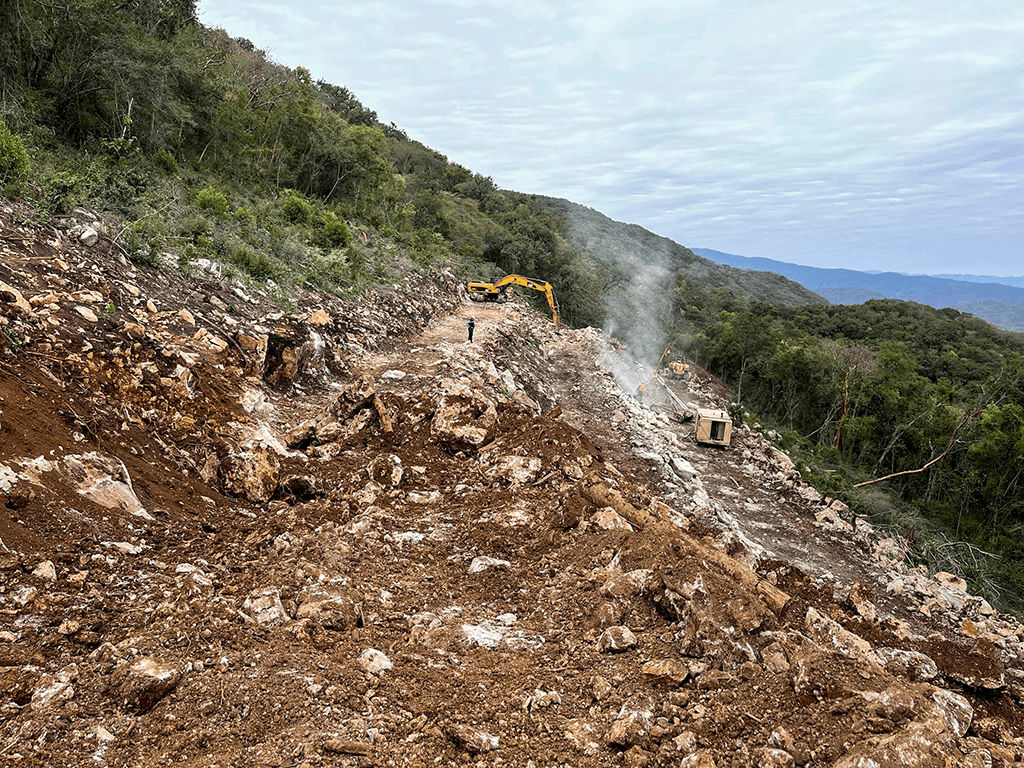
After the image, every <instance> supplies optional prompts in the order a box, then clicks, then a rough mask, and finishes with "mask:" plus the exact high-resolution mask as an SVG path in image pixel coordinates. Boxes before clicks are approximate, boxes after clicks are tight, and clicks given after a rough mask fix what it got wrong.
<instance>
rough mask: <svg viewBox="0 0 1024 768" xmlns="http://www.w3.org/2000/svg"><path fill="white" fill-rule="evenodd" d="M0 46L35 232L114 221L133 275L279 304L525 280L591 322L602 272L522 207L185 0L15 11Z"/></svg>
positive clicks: (10, 162) (525, 200)
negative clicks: (188, 281) (52, 224)
mask: <svg viewBox="0 0 1024 768" xmlns="http://www.w3.org/2000/svg"><path fill="white" fill-rule="evenodd" d="M0 29H3V30H4V34H3V35H2V36H0V183H2V184H3V189H4V192H5V194H7V195H8V196H10V197H13V198H21V199H30V200H32V201H33V203H34V205H35V209H36V210H37V211H38V213H39V216H40V217H46V216H50V215H54V216H58V217H60V216H67V215H69V214H71V213H72V212H73V211H75V209H80V210H79V214H78V215H79V217H91V218H97V219H99V218H101V217H103V216H106V217H116V218H117V219H119V220H121V221H123V224H119V225H117V228H116V229H114V230H113V231H111V232H110V234H111V235H112V236H113V237H114V238H115V240H116V241H117V243H118V245H119V246H120V247H121V248H122V250H123V252H124V254H125V255H126V256H127V257H128V258H130V259H132V260H133V261H135V262H137V263H140V264H144V265H149V266H152V267H154V268H164V267H167V266H176V267H177V268H179V269H182V270H192V269H196V268H198V267H203V268H209V265H211V264H215V265H217V266H216V267H215V268H216V270H218V271H220V272H223V273H224V274H225V275H226V276H228V277H231V278H237V279H241V280H243V281H247V282H249V283H252V284H254V285H256V286H258V287H260V288H262V289H267V290H269V291H270V292H271V293H272V294H273V295H274V296H275V297H276V298H277V299H278V300H279V301H281V302H283V303H286V304H287V303H289V302H295V301H300V300H301V294H302V291H304V290H310V289H318V290H326V291H331V292H339V293H342V294H344V293H345V292H351V291H353V290H359V289H362V288H364V287H366V286H368V285H374V284H389V283H394V282H402V281H403V279H404V278H403V276H404V275H406V274H407V273H408V271H409V270H418V271H427V270H430V269H435V268H441V267H448V268H452V269H454V270H455V271H456V272H457V273H459V274H460V275H462V276H465V277H473V278H475V279H481V278H489V277H492V276H494V275H497V274H500V273H501V272H504V271H522V272H524V273H527V274H530V275H536V276H540V277H543V278H544V279H546V280H548V281H550V282H552V283H553V284H554V285H555V287H556V290H557V291H558V293H559V295H560V297H561V298H562V313H563V317H564V318H565V320H566V321H567V322H569V323H572V324H575V325H587V324H594V325H599V324H600V323H601V320H602V315H601V308H600V302H599V300H598V293H599V290H600V272H599V270H596V269H595V267H594V265H593V264H592V263H591V262H590V261H589V260H587V259H585V258H584V257H583V255H582V254H580V253H578V252H576V251H573V250H572V249H570V248H569V247H568V246H567V245H566V244H565V241H564V239H563V227H562V224H561V223H560V222H558V221H557V220H556V219H555V217H553V216H552V215H551V214H549V213H547V212H545V211H544V210H542V209H541V208H540V207H539V206H538V205H537V204H536V202H535V201H533V200H532V199H531V198H530V197H529V196H527V195H518V194H514V193H508V192H502V191H499V190H498V189H497V187H496V186H495V184H494V182H493V181H492V180H491V179H490V178H486V177H482V176H480V175H478V174H474V173H473V172H471V171H470V170H468V169H466V168H464V167H462V166H460V165H458V164H457V163H453V162H449V160H448V159H447V158H446V157H444V156H443V155H441V154H439V153H437V152H435V151H433V150H431V149H429V148H428V147H426V146H424V145H423V144H421V143H419V142H417V141H415V140H412V139H410V138H409V137H408V136H407V135H406V134H405V133H404V132H403V131H402V130H401V129H399V128H398V127H396V126H394V125H383V124H381V123H380V121H379V120H378V119H377V116H376V114H375V113H374V112H373V110H371V109H369V108H367V107H365V106H364V105H363V104H362V103H360V101H359V100H358V99H357V98H356V96H355V95H354V94H353V93H352V92H351V91H349V90H348V89H347V88H345V87H344V86H340V85H335V84H332V83H328V82H325V81H323V80H318V81H314V80H313V79H312V77H311V75H310V73H309V72H308V71H307V70H305V69H303V68H302V67H298V68H296V69H290V68H287V67H283V66H280V65H278V64H276V63H275V62H273V61H272V60H270V59H269V58H268V56H267V54H266V53H265V52H264V51H261V50H260V49H258V48H257V47H256V46H255V45H254V44H253V43H252V42H250V41H248V40H245V39H242V38H232V37H231V36H230V35H229V34H228V33H227V32H225V31H224V30H220V29H209V28H206V27H204V26H202V25H201V24H199V23H198V22H197V20H196V7H195V3H194V2H193V0H181V2H155V3H138V4H129V5H125V4H123V3H115V2H112V1H111V0H75V1H74V2H70V3H67V4H64V5H53V4H45V3H40V2H37V1H36V0H13V1H12V2H9V3H5V4H3V5H2V7H0ZM87 215H89V216H87ZM268 279H269V280H271V281H272V283H271V285H270V287H269V288H267V280H268ZM569 284H571V285H573V290H572V291H568V290H563V288H564V287H565V286H568V285H569Z"/></svg>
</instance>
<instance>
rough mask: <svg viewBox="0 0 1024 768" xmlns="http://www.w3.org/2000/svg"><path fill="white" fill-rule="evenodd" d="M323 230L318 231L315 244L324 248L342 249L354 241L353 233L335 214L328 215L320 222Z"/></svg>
mask: <svg viewBox="0 0 1024 768" xmlns="http://www.w3.org/2000/svg"><path fill="white" fill-rule="evenodd" d="M320 221H321V224H323V228H321V229H319V230H317V233H316V235H315V236H314V238H313V240H314V242H315V243H316V244H317V245H319V246H322V247H324V248H341V247H342V246H345V245H348V244H349V242H351V240H352V232H351V231H350V230H349V228H348V224H346V223H345V222H344V221H343V220H342V219H339V218H338V217H337V216H335V215H334V214H333V213H327V214H325V215H324V217H323V218H322V219H321V220H320Z"/></svg>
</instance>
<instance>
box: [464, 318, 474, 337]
mask: <svg viewBox="0 0 1024 768" xmlns="http://www.w3.org/2000/svg"><path fill="white" fill-rule="evenodd" d="M475 327H476V318H475V317H473V316H472V315H470V316H469V320H467V321H466V332H467V333H468V334H469V340H470V341H473V329H474V328H475Z"/></svg>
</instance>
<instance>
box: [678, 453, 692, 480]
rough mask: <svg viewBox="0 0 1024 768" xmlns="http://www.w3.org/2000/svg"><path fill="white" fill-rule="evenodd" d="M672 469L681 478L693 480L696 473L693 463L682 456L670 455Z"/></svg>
mask: <svg viewBox="0 0 1024 768" xmlns="http://www.w3.org/2000/svg"><path fill="white" fill-rule="evenodd" d="M672 471H673V472H675V473H676V474H677V475H679V477H681V478H682V479H683V480H693V478H694V476H695V475H696V474H697V470H696V469H694V468H693V465H692V464H691V463H690V462H688V461H687V460H686V459H684V458H683V457H682V456H673V457H672Z"/></svg>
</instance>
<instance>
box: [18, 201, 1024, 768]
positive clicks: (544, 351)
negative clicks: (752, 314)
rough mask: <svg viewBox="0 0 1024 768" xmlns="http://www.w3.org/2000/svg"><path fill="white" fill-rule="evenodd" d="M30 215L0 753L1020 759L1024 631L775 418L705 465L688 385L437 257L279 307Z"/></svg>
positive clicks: (356, 760) (79, 758)
mask: <svg viewBox="0 0 1024 768" xmlns="http://www.w3.org/2000/svg"><path fill="white" fill-rule="evenodd" d="M24 218H25V217H21V219H19V220H24ZM92 218H93V217H92V216H89V217H88V221H89V223H90V224H91V221H92ZM14 222H15V216H14V211H13V208H12V206H11V205H10V204H8V203H6V202H3V201H2V200H0V225H2V227H3V230H2V235H3V237H2V239H0V250H2V253H0V256H2V258H0V323H2V329H3V330H4V338H7V339H15V338H17V339H18V340H19V343H20V344H21V346H18V345H14V344H13V342H12V344H0V434H2V435H3V440H0V503H2V505H3V512H2V513H0V754H2V755H3V758H4V762H5V764H6V763H7V762H9V763H10V764H11V765H19V766H26V767H31V768H41V766H63V765H85V764H90V765H91V764H106V765H158V764H163V763H168V764H169V763H171V762H174V763H180V764H196V765H211V766H212V765H214V764H217V765H220V764H229V763H230V764H237V765H266V766H282V765H308V766H316V765H357V764H358V765H409V766H428V765H479V764H486V765H509V766H513V765H515V766H528V765H530V764H531V763H532V764H533V765H534V766H537V767H538V768H540V766H549V765H550V766H553V765H572V766H574V768H581V767H583V766H588V767H589V766H592V767H595V768H596V767H597V766H608V765H619V764H621V765H625V766H636V767H637V768H640V767H651V768H653V767H654V766H702V767H705V768H707V767H718V768H722V767H723V766H730V767H732V766H736V767H737V768H747V767H748V766H749V767H753V766H801V767H804V766H810V767H811V768H836V767H837V766H840V767H841V768H853V767H854V766H856V767H857V768H866V767H867V766H947V765H950V766H952V765H957V766H961V765H962V766H1000V767H1001V766H1013V765H1017V764H1020V763H1021V761H1022V759H1024V742H1022V740H1021V739H1022V735H1024V716H1022V713H1021V706H1022V704H1021V701H1022V699H1024V662H1022V654H1024V648H1022V645H1021V639H1022V637H1024V630H1022V629H1021V627H1020V626H1019V625H1018V624H1017V623H1016V622H1015V621H1014V620H1012V619H1011V618H1009V617H1006V616H1001V615H999V614H998V613H996V612H995V611H994V610H993V609H992V607H991V606H989V605H988V604H987V603H986V602H985V601H983V600H981V599H980V598H977V597H975V596H972V595H971V594H970V591H969V590H968V589H967V586H966V584H964V583H963V582H962V580H960V579H958V578H957V577H956V576H954V575H952V574H943V573H939V574H929V573H928V572H927V571H925V570H921V569H920V568H911V567H908V566H906V565H904V564H903V556H904V551H905V550H904V545H903V543H902V542H900V541H898V540H896V539H892V538H889V537H886V536H883V535H881V534H880V533H879V532H876V531H874V530H873V529H872V528H871V527H870V526H869V525H867V524H866V523H865V522H864V521H863V520H858V519H855V518H854V517H853V516H852V515H851V513H850V510H849V509H847V508H845V506H844V505H842V504H841V502H838V501H837V500H834V499H827V498H823V497H822V496H821V495H820V494H819V493H818V492H817V491H815V490H814V489H813V488H810V487H809V486H807V485H806V484H805V483H804V482H803V481H802V479H801V478H800V476H799V474H798V473H797V472H796V470H795V468H794V466H793V464H792V462H790V461H789V460H788V458H786V457H785V456H784V455H783V454H781V453H780V452H779V451H778V450H777V449H776V448H774V447H773V446H772V445H771V444H770V442H769V440H768V439H767V438H766V437H765V436H763V435H761V434H759V433H757V432H754V431H752V430H750V429H749V428H747V427H743V426H741V427H738V428H737V429H736V430H735V432H734V435H733V442H732V446H731V447H730V449H729V450H728V451H720V450H717V449H716V450H714V451H711V450H705V449H700V448H696V447H695V446H694V445H693V443H692V442H691V441H690V440H689V433H688V432H687V429H688V427H687V426H686V425H684V424H682V423H680V422H679V421H678V420H676V416H678V415H679V410H678V409H679V408H682V409H683V410H685V409H686V408H691V407H695V406H696V405H702V406H703V405H708V406H712V407H716V408H721V407H722V406H724V405H725V403H724V402H723V401H722V400H721V399H719V398H720V397H721V388H720V385H718V384H716V383H715V382H714V381H713V380H712V379H711V378H710V377H708V376H707V375H706V374H705V373H704V372H702V371H700V370H699V369H696V367H695V368H694V375H693V377H692V378H691V380H690V382H689V384H688V385H681V384H679V385H674V386H677V389H676V390H675V391H674V393H673V394H674V397H676V398H677V399H678V400H679V402H680V403H681V404H682V405H681V406H679V405H675V404H673V405H671V407H670V406H669V405H665V406H662V407H661V408H660V409H659V408H658V407H657V401H656V400H655V399H654V398H653V397H652V398H651V399H650V400H648V399H647V398H645V404H646V405H640V404H638V403H637V402H636V401H635V400H634V399H633V398H631V397H630V396H629V395H627V394H625V393H624V392H623V391H622V389H621V388H619V387H618V386H617V385H616V383H615V380H614V378H613V377H612V375H611V374H610V373H609V372H608V371H607V370H605V369H604V368H603V367H602V366H601V365H600V364H599V363H598V362H597V361H598V360H601V359H605V360H607V359H608V357H607V356H608V355H614V354H615V352H616V351H615V349H614V345H612V346H609V345H608V343H607V342H606V341H605V340H604V339H603V338H602V336H601V334H600V333H599V332H597V331H595V330H592V329H583V330H570V329H563V330H562V331H560V332H556V331H555V329H554V328H553V327H552V326H551V323H550V321H549V320H547V319H545V318H542V317H538V316H536V315H534V314H533V313H531V312H530V311H529V310H528V309H526V308H525V307H524V306H523V305H521V304H519V303H517V302H510V303H509V304H505V305H494V306H487V305H474V306H473V307H472V308H471V310H470V308H469V307H466V308H465V309H462V305H461V304H460V297H459V294H458V291H457V281H456V280H455V279H454V277H452V276H450V275H446V274H443V273H442V274H439V275H436V276H434V280H422V281H420V282H417V283H415V285H414V286H413V290H412V292H411V293H403V292H400V291H398V290H390V291H381V292H379V293H367V294H366V295H365V296H363V297H361V299H360V300H359V301H358V302H351V303H347V304H342V303H340V302H337V301H334V302H333V303H332V304H330V305H329V304H327V303H324V304H322V305H319V304H318V305H316V306H309V307H305V308H303V310H302V311H301V312H300V313H297V314H295V315H286V314H284V313H283V312H281V311H280V310H278V309H277V308H276V307H274V306H272V305H271V304H269V302H268V301H267V299H266V297H265V296H263V295H261V294H260V292H259V291H260V290H261V289H260V288H259V287H256V288H254V287H252V286H241V285H237V284H232V283H230V282H227V281H225V280H223V279H222V278H219V277H217V276H216V273H215V272H214V271H207V272H205V273H204V277H203V279H202V280H192V279H191V278H187V277H185V276H183V275H181V274H179V273H178V272H176V271H174V270H162V271H158V272H157V271H144V270H137V269H136V268H135V267H133V266H131V265H130V264H125V263H123V262H122V261H121V260H120V259H118V258H117V254H116V253H114V252H111V251H110V250H109V247H110V246H109V241H108V240H107V239H105V238H103V237H100V238H99V239H98V240H97V241H96V242H95V244H93V245H92V246H90V247H89V249H88V250H85V246H83V245H82V244H81V243H80V242H79V239H78V234H73V233H72V232H73V231H67V230H60V229H56V228H48V229H43V230H38V231H37V230H31V229H29V228H26V227H23V226H21V225H16V224H15V223H14ZM108 231H109V230H108ZM414 279H416V280H418V278H413V277H410V280H414ZM82 310H87V311H82ZM460 311H462V312H465V313H466V314H468V313H469V311H472V312H473V314H475V315H476V316H477V336H476V337H475V339H474V344H473V345H467V344H465V343H464V328H463V320H462V318H461V316H460V315H459V314H458V313H459V312H460ZM26 350H27V351H31V352H33V354H31V355H27V354H24V352H25V351H26ZM665 402H666V403H674V402H675V401H673V400H671V398H669V397H668V396H667V395H666V398H665ZM211 755H212V757H210V756H211Z"/></svg>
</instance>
